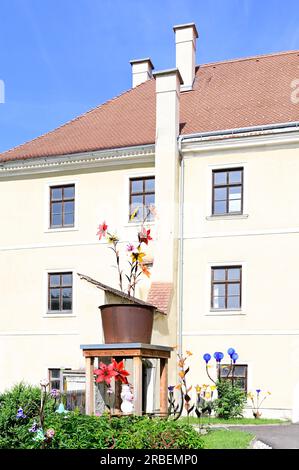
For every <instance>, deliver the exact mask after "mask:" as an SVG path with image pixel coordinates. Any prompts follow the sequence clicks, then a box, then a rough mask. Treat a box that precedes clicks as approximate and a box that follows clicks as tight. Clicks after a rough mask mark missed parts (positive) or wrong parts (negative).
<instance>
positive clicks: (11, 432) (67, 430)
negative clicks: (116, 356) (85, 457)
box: [0, 388, 203, 449]
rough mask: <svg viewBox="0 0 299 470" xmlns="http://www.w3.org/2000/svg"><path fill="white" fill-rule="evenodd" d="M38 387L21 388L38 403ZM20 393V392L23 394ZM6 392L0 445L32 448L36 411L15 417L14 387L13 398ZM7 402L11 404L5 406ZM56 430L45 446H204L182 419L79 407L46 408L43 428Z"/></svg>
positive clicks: (33, 446) (35, 446)
mask: <svg viewBox="0 0 299 470" xmlns="http://www.w3.org/2000/svg"><path fill="white" fill-rule="evenodd" d="M37 392H39V389H38V388H37V389H35V388H31V389H30V392H29V390H28V388H24V389H22V393H23V396H24V397H26V398H27V399H28V396H29V395H30V393H31V397H32V396H33V397H35V399H36V402H37V403H38V398H39V393H37ZM22 393H21V395H22ZM8 395H9V394H8V393H6V407H4V406H2V407H1V411H0V420H1V429H0V435H1V437H0V448H6V449H8V448H9V449H12V448H19V449H20V448H22V449H33V448H40V447H41V443H40V442H38V441H34V440H33V437H34V435H35V434H34V433H32V432H29V428H30V427H31V425H32V422H33V419H30V418H29V415H31V414H32V418H33V417H34V416H36V415H35V413H34V412H33V409H34V406H32V413H31V412H30V413H28V415H27V416H28V417H27V418H26V419H22V420H17V419H16V406H15V405H16V404H17V408H18V407H19V401H18V399H17V398H16V397H18V394H17V393H16V389H14V398H13V399H12V397H11V395H9V397H10V400H8ZM8 403H10V405H11V407H10V406H8ZM49 428H52V429H54V430H55V434H54V437H53V439H51V440H50V441H49V442H47V443H46V444H45V447H46V448H48V449H200V448H202V447H203V444H202V438H201V436H200V435H199V434H198V433H197V432H196V431H195V430H194V429H193V427H192V426H189V425H188V424H185V423H178V422H175V421H170V420H165V419H160V418H148V417H140V416H123V417H119V418H116V417H113V418H110V417H109V415H104V416H101V417H98V416H86V415H81V414H80V413H79V412H78V411H75V412H68V413H66V414H58V413H53V411H52V409H51V408H50V409H48V412H47V413H46V417H45V428H44V429H49Z"/></svg>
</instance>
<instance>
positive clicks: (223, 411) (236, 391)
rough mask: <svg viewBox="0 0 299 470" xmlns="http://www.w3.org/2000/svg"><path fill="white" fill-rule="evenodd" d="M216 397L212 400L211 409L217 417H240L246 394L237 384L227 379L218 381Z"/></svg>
mask: <svg viewBox="0 0 299 470" xmlns="http://www.w3.org/2000/svg"><path fill="white" fill-rule="evenodd" d="M217 390H218V398H217V399H216V400H214V402H213V409H214V410H215V413H216V415H217V417H218V418H223V419H230V418H241V417H242V416H243V410H244V406H245V404H246V401H247V400H246V395H245V393H244V391H243V390H242V389H241V388H240V387H238V386H237V385H234V386H233V385H232V383H231V382H230V381H229V380H222V381H218V383H217Z"/></svg>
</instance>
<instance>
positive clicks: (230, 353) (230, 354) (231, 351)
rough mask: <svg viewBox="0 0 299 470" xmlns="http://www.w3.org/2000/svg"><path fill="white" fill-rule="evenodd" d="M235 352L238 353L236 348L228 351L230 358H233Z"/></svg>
mask: <svg viewBox="0 0 299 470" xmlns="http://www.w3.org/2000/svg"><path fill="white" fill-rule="evenodd" d="M235 352H236V351H235V350H234V348H229V349H228V350H227V354H228V355H229V356H230V357H232V355H233V354H234V353H235Z"/></svg>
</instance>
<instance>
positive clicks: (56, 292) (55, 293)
mask: <svg viewBox="0 0 299 470" xmlns="http://www.w3.org/2000/svg"><path fill="white" fill-rule="evenodd" d="M59 296H60V289H56V288H54V289H52V288H51V289H50V297H51V300H56V299H58V300H59Z"/></svg>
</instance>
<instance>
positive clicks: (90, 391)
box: [85, 357, 94, 415]
mask: <svg viewBox="0 0 299 470" xmlns="http://www.w3.org/2000/svg"><path fill="white" fill-rule="evenodd" d="M85 370H86V379H85V394H86V399H85V401H86V405H85V406H86V411H85V412H86V414H87V415H92V414H93V413H94V378H93V370H94V357H86V358H85Z"/></svg>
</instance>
